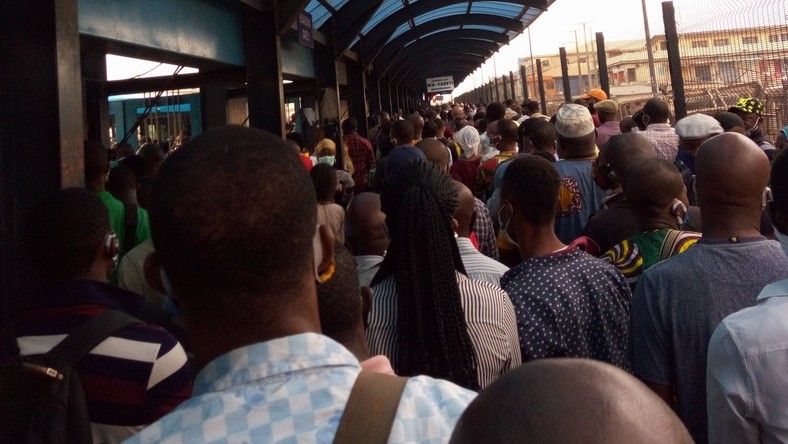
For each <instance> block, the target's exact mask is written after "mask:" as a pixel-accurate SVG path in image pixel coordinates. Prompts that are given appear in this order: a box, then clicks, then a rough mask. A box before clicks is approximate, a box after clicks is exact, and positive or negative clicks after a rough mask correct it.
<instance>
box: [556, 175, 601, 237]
mask: <svg viewBox="0 0 788 444" xmlns="http://www.w3.org/2000/svg"><path fill="white" fill-rule="evenodd" d="M553 166H554V167H555V169H556V170H557V171H558V174H560V175H561V191H560V194H559V200H558V205H559V208H558V213H557V214H556V218H555V234H556V235H557V236H558V239H560V240H561V242H563V243H564V244H569V243H571V242H572V241H573V240H575V239H576V238H577V237H578V236H580V233H581V232H582V231H583V227H585V226H586V223H588V218H590V217H591V215H592V214H594V212H596V211H597V210H598V209H600V208H602V202H603V200H604V198H605V195H606V192H605V190H603V189H602V188H599V186H598V185H597V184H596V183H595V182H594V178H593V176H592V175H591V160H559V161H557V162H556V163H554V164H553Z"/></svg>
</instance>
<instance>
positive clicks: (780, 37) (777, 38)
mask: <svg viewBox="0 0 788 444" xmlns="http://www.w3.org/2000/svg"><path fill="white" fill-rule="evenodd" d="M777 42H788V33H786V34H770V35H769V43H777Z"/></svg>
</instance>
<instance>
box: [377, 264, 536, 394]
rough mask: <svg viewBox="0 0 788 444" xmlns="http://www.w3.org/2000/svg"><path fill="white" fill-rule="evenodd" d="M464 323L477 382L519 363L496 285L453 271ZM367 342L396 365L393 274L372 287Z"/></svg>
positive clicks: (506, 305) (510, 318)
mask: <svg viewBox="0 0 788 444" xmlns="http://www.w3.org/2000/svg"><path fill="white" fill-rule="evenodd" d="M457 283H458V284H459V287H460V302H461V303H462V308H463V311H464V313H465V323H466V324H467V326H468V334H469V335H470V337H471V342H472V343H473V348H474V350H475V351H476V359H477V361H478V369H477V372H478V376H479V386H481V388H485V387H487V386H488V385H490V384H491V383H492V382H493V381H494V380H495V379H496V378H497V377H498V376H500V375H502V374H504V373H506V372H507V371H509V370H511V369H513V368H517V367H519V366H520V364H521V363H522V359H521V358H520V347H519V346H518V340H517V321H516V319H515V315H514V308H513V307H512V302H511V301H510V300H509V298H508V297H507V296H506V293H505V292H504V291H503V290H501V289H500V288H498V287H495V286H493V285H491V284H488V283H486V282H481V281H475V280H473V279H468V278H467V277H465V276H464V275H462V274H461V273H457ZM373 291H374V294H375V295H374V296H373V298H372V312H371V313H370V316H369V329H368V330H367V342H368V343H369V351H370V353H371V354H373V355H386V356H388V357H389V359H391V362H392V363H393V364H394V367H395V368H396V367H397V364H396V363H397V289H396V284H395V282H394V276H389V277H388V278H386V279H385V280H384V281H383V282H381V283H380V284H378V285H377V286H375V287H374V288H373Z"/></svg>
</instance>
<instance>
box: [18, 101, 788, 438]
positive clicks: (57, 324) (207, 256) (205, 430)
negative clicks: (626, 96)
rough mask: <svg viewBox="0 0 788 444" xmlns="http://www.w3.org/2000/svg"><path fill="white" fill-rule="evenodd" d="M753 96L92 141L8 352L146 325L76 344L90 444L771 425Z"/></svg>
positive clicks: (782, 379)
mask: <svg viewBox="0 0 788 444" xmlns="http://www.w3.org/2000/svg"><path fill="white" fill-rule="evenodd" d="M762 113H763V106H762V104H761V102H760V101H759V100H758V99H756V98H742V99H741V100H739V101H738V102H737V103H736V104H735V105H734V106H733V107H731V108H730V109H729V110H728V111H727V112H723V113H719V114H716V115H714V116H710V115H706V114H693V115H690V116H687V117H685V118H683V119H680V120H678V121H677V122H673V119H672V116H671V111H670V106H669V104H668V103H667V102H665V101H664V100H662V99H661V98H658V97H655V98H652V99H650V100H648V101H647V102H646V103H645V105H644V106H643V108H642V109H640V110H638V111H637V112H636V113H635V114H633V115H632V116H621V115H620V108H619V105H618V103H617V102H616V101H615V100H612V99H610V98H608V97H607V95H606V94H605V92H604V91H602V90H601V89H592V90H590V91H588V93H587V94H584V95H583V96H581V98H580V99H578V100H577V101H576V102H575V103H567V104H564V105H562V106H561V107H560V108H559V109H558V110H557V112H556V113H555V115H553V116H546V115H544V114H541V113H540V109H539V105H538V103H536V102H534V101H526V102H525V103H523V104H522V105H518V104H517V103H515V102H514V100H507V101H506V102H494V103H489V104H485V105H483V104H455V105H453V106H449V105H446V106H439V107H430V106H427V105H425V106H424V107H423V108H421V109H418V110H412V111H411V112H410V113H407V114H406V113H403V112H399V113H397V114H392V115H389V113H387V112H380V113H378V114H377V115H374V116H370V119H369V122H368V123H369V125H368V127H369V131H368V132H367V133H366V136H368V137H364V136H363V135H362V134H359V131H358V124H357V121H356V120H355V119H353V118H351V119H347V120H345V121H344V122H343V123H342V133H343V137H342V138H341V139H340V140H332V139H331V138H330V137H328V136H327V135H326V133H325V131H323V129H322V128H316V131H314V133H315V137H314V141H309V142H308V141H307V140H306V138H305V137H304V136H303V135H301V134H299V133H296V132H291V133H289V134H288V136H287V138H286V139H285V140H282V139H280V138H279V137H277V136H274V135H272V134H270V133H266V132H264V131H261V130H257V129H250V128H245V127H240V126H226V127H221V128H215V129H211V130H209V131H207V132H205V133H203V134H201V135H199V136H197V137H195V138H194V139H191V140H189V141H187V142H186V143H184V144H183V146H182V147H180V148H179V149H178V150H177V151H174V152H172V153H170V154H169V155H165V153H164V152H163V151H162V150H161V149H160V148H158V146H156V145H155V144H145V145H143V146H142V147H141V148H139V150H138V151H137V152H136V153H134V151H133V150H129V148H130V147H128V148H126V147H124V153H123V155H121V154H120V152H118V155H117V157H118V158H119V159H117V160H113V161H112V162H110V161H109V160H108V155H107V150H106V149H105V148H104V147H103V146H101V144H100V143H96V142H93V141H88V142H86V143H85V147H84V154H85V183H86V188H85V189H79V188H68V189H64V190H61V191H60V192H59V193H57V194H56V195H53V196H51V197H50V198H49V199H47V200H45V201H42V202H40V203H39V204H38V205H37V206H36V208H35V209H34V211H33V212H32V214H31V215H30V222H29V224H28V227H29V232H28V233H27V244H28V246H29V254H30V257H31V259H32V260H33V264H34V266H35V268H36V269H37V270H38V272H39V274H40V276H39V280H38V283H37V284H36V285H34V286H33V287H34V290H35V291H31V295H29V301H30V304H29V305H30V306H29V307H28V309H27V311H25V312H24V313H23V314H22V315H21V317H20V318H19V321H18V322H17V323H16V324H15V325H14V328H15V334H16V337H17V345H18V348H19V353H21V354H23V355H30V354H39V353H44V352H46V351H48V350H50V349H52V347H54V346H55V345H56V344H57V343H58V342H59V341H61V340H62V339H63V338H64V337H65V336H67V335H68V334H69V333H70V332H71V331H72V330H74V329H75V328H76V327H77V326H78V325H80V324H81V323H82V322H84V321H85V320H86V319H89V318H91V317H94V316H96V315H98V314H100V313H102V312H104V311H106V310H109V309H114V310H120V311H123V312H126V313H128V314H131V315H133V316H136V317H138V318H139V319H140V320H141V321H144V322H141V323H139V324H135V325H132V326H130V327H126V328H123V329H121V330H119V331H118V332H116V333H114V334H113V335H112V336H110V337H109V338H108V339H106V340H105V341H104V342H102V343H101V344H100V345H99V346H98V347H96V348H95V349H93V350H92V351H91V352H90V354H89V355H88V356H87V357H86V358H85V359H83V360H82V361H80V363H79V364H78V372H79V375H80V379H81V381H82V384H83V387H84V390H85V398H86V402H87V407H88V412H89V417H90V421H91V427H92V431H93V439H94V442H120V441H123V440H126V442H130V443H151V442H321V443H323V442H325V443H328V442H332V441H334V439H335V436H343V437H346V436H356V438H359V437H369V438H365V439H362V440H361V441H362V442H366V441H365V440H366V439H369V440H370V441H369V442H371V441H372V438H371V437H372V436H377V438H375V439H379V440H382V441H386V442H392V443H397V442H448V441H451V442H454V443H465V442H469V443H470V442H513V441H518V442H540V443H550V442H555V443H567V442H610V443H614V442H620V443H624V442H627V443H629V442H637V443H650V442H654V443H689V442H697V443H706V442H710V443H749V442H752V443H755V442H788V432H786V431H787V430H788V427H786V415H785V412H786V411H788V391H784V390H782V389H781V387H785V386H788V375H786V374H785V372H784V369H785V365H784V364H785V363H788V341H785V340H784V338H785V337H786V335H788V322H786V319H788V257H786V252H788V235H786V234H783V233H788V155H786V154H785V153H783V152H782V151H785V147H786V146H788V127H786V128H783V129H782V130H781V131H780V134H779V136H778V137H777V140H775V143H774V144H772V143H770V142H769V141H767V140H766V138H765V136H764V133H763V124H762V122H763V115H762ZM121 157H122V159H121ZM783 297H785V298H786V299H783ZM783 311H786V313H783ZM382 412H386V413H382Z"/></svg>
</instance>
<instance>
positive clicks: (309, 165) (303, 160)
mask: <svg viewBox="0 0 788 444" xmlns="http://www.w3.org/2000/svg"><path fill="white" fill-rule="evenodd" d="M298 158H299V159H301V163H303V164H304V167H305V168H306V172H307V173H308V172H309V171H310V170H311V169H312V159H310V158H309V157H307V156H305V155H303V154H299V155H298Z"/></svg>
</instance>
